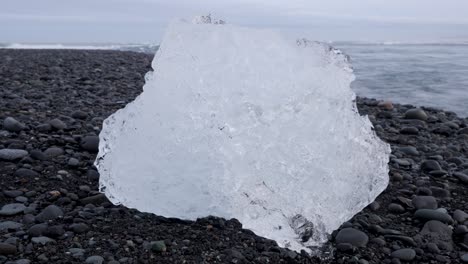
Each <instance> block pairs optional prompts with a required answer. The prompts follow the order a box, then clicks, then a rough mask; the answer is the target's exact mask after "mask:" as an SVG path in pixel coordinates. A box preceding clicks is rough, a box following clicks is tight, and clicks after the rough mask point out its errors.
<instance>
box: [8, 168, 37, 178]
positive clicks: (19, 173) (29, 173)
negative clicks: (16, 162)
mask: <svg viewBox="0 0 468 264" xmlns="http://www.w3.org/2000/svg"><path fill="white" fill-rule="evenodd" d="M13 175H14V176H16V177H28V178H35V177H39V176H40V174H39V173H37V172H35V171H33V170H30V169H25V168H21V169H18V170H16V171H15V173H14V174H13Z"/></svg>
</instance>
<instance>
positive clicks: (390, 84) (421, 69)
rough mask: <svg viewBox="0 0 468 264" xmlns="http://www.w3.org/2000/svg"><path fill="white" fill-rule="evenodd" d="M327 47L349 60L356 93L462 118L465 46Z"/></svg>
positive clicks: (467, 63) (467, 75)
mask: <svg viewBox="0 0 468 264" xmlns="http://www.w3.org/2000/svg"><path fill="white" fill-rule="evenodd" d="M333 46H335V47H337V48H339V49H341V50H342V51H343V52H344V53H346V54H348V55H349V56H350V57H351V62H352V64H353V68H354V71H355V75H356V80H355V81H354V82H353V83H352V88H353V90H354V91H355V92H356V94H358V95H360V96H365V97H371V98H377V99H383V100H390V101H392V102H396V103H402V104H413V105H418V106H431V107H436V108H441V109H443V110H448V111H453V112H455V113H457V114H458V115H459V116H462V117H468V44H356V43H335V44H333Z"/></svg>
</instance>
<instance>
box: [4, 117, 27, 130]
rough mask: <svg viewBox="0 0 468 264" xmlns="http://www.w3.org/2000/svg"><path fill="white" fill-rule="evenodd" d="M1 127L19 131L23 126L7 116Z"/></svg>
mask: <svg viewBox="0 0 468 264" xmlns="http://www.w3.org/2000/svg"><path fill="white" fill-rule="evenodd" d="M3 128H5V129H6V130H8V131H10V132H20V131H21V130H23V129H25V126H24V125H23V124H22V123H20V122H19V121H18V120H16V119H14V118H13V117H7V118H5V120H3Z"/></svg>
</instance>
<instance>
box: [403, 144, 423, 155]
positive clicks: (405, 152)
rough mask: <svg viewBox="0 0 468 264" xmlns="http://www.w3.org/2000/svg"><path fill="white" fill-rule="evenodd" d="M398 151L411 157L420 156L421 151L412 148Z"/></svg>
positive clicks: (408, 147)
mask: <svg viewBox="0 0 468 264" xmlns="http://www.w3.org/2000/svg"><path fill="white" fill-rule="evenodd" d="M398 150H399V151H401V152H402V153H404V154H406V155H409V156H419V151H418V150H417V149H416V148H415V147H412V146H407V147H401V148H399V149H398Z"/></svg>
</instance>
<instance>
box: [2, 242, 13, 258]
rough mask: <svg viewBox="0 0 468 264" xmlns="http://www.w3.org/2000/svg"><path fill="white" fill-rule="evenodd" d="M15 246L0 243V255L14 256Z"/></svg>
mask: <svg viewBox="0 0 468 264" xmlns="http://www.w3.org/2000/svg"><path fill="white" fill-rule="evenodd" d="M16 251H17V249H16V246H15V245H11V244H8V243H0V255H13V254H16Z"/></svg>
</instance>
